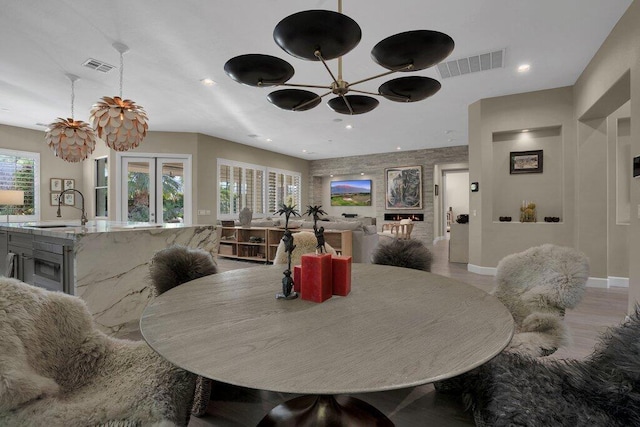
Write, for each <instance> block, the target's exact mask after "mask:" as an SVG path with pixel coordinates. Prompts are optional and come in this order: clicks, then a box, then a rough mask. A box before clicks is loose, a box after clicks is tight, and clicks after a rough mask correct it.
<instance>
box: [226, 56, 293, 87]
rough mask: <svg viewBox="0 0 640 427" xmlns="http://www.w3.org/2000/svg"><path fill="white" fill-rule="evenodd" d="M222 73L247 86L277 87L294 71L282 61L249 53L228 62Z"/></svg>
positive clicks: (273, 57) (291, 75)
mask: <svg viewBox="0 0 640 427" xmlns="http://www.w3.org/2000/svg"><path fill="white" fill-rule="evenodd" d="M224 72H225V73H227V75H228V76H229V77H231V78H232V79H233V80H235V81H237V82H238V83H242V84H245V85H248V86H277V85H280V84H282V83H285V82H286V81H287V80H289V79H290V78H291V77H293V73H294V70H293V67H292V66H291V64H289V63H288V62H287V61H285V60H284V59H280V58H277V57H275V56H270V55H261V54H257V53H250V54H247V55H240V56H236V57H235V58H231V59H230V60H228V61H227V62H226V63H225V64H224Z"/></svg>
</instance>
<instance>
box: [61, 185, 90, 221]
mask: <svg viewBox="0 0 640 427" xmlns="http://www.w3.org/2000/svg"><path fill="white" fill-rule="evenodd" d="M69 191H75V192H76V193H78V194H79V195H80V198H81V199H82V207H81V208H80V211H81V212H82V216H81V217H80V225H82V226H83V227H84V226H85V225H86V224H87V214H86V212H85V211H84V195H83V194H82V193H81V192H80V191H78V190H76V189H75V188H68V189H66V190H64V191H63V192H62V193H60V195H59V196H58V212H57V215H56V216H57V217H58V218H62V214H61V213H60V205H61V204H62V195H63V194H64V193H67V192H69ZM72 207H74V208H76V207H75V206H72ZM76 209H78V208H76Z"/></svg>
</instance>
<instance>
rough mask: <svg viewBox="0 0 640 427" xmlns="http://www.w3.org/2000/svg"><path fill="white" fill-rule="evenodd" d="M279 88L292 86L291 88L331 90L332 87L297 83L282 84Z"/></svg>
mask: <svg viewBox="0 0 640 427" xmlns="http://www.w3.org/2000/svg"><path fill="white" fill-rule="evenodd" d="M278 86H291V87H312V88H316V89H331V86H320V85H304V84H296V83H282V84H281V85H278Z"/></svg>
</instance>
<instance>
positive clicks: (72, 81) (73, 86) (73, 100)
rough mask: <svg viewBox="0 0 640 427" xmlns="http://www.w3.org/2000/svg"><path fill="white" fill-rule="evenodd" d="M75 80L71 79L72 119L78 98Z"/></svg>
mask: <svg viewBox="0 0 640 427" xmlns="http://www.w3.org/2000/svg"><path fill="white" fill-rule="evenodd" d="M75 83H76V82H75V81H74V80H71V120H74V119H73V104H74V102H75V100H76V92H75Z"/></svg>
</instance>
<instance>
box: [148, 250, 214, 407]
mask: <svg viewBox="0 0 640 427" xmlns="http://www.w3.org/2000/svg"><path fill="white" fill-rule="evenodd" d="M217 272H218V266H217V264H216V262H215V260H214V259H213V257H212V256H211V254H210V253H209V252H207V251H205V250H203V249H190V248H187V247H185V246H179V245H175V246H171V247H169V248H166V249H162V250H160V251H158V252H156V253H155V254H154V255H153V258H152V259H151V264H150V266H149V277H150V279H151V284H152V285H153V288H154V290H155V295H160V294H162V293H164V292H166V291H168V290H169V289H172V288H174V287H176V286H178V285H181V284H183V283H186V282H188V281H190V280H194V279H197V278H200V277H203V276H208V275H211V274H215V273H217ZM211 387H212V382H211V380H210V379H208V378H205V377H201V376H199V375H198V376H197V378H196V381H195V392H194V399H193V405H192V407H191V414H192V415H195V416H196V417H200V416H202V415H204V414H205V413H206V411H207V405H208V404H209V399H210V397H211Z"/></svg>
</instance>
